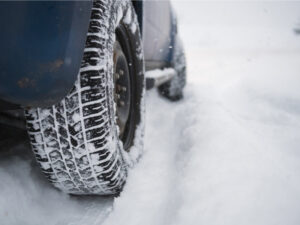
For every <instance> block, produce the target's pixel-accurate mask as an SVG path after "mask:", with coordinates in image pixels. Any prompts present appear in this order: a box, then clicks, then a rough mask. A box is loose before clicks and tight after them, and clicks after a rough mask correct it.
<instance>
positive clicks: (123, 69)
mask: <svg viewBox="0 0 300 225" xmlns="http://www.w3.org/2000/svg"><path fill="white" fill-rule="evenodd" d="M130 90H131V85H130V74H129V69H128V62H127V59H126V56H125V54H124V52H123V50H122V47H121V45H120V43H119V41H116V42H115V45H114V100H115V103H116V116H117V124H118V126H119V129H120V135H119V137H120V138H121V139H123V137H124V132H125V128H126V124H127V121H128V118H129V115H130V105H131V104H130V103H131V93H130Z"/></svg>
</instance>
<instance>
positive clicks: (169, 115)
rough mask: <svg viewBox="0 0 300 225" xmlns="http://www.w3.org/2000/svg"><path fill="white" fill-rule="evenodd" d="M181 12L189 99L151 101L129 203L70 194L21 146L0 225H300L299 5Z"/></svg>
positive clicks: (182, 5)
mask: <svg viewBox="0 0 300 225" xmlns="http://www.w3.org/2000/svg"><path fill="white" fill-rule="evenodd" d="M174 6H175V8H176V9H177V12H178V16H179V20H180V32H181V34H182V39H183V41H184V43H185V46H186V52H187V60H188V68H189V71H188V76H189V78H188V84H187V87H186V90H185V98H184V100H183V101H180V102H177V103H171V102H168V101H167V100H165V99H163V98H161V97H160V96H159V95H158V94H157V92H156V91H155V90H154V91H150V92H149V93H147V116H146V126H147V127H146V143H145V154H144V156H143V158H142V159H141V161H140V163H139V164H138V165H136V167H135V168H134V169H133V170H132V171H131V172H130V176H129V178H128V182H127V184H126V186H125V189H124V191H123V192H122V194H121V196H120V197H118V198H116V199H113V198H110V197H106V198H102V197H70V196H67V195H65V194H63V193H60V192H58V191H56V190H55V189H53V188H52V187H51V186H50V185H49V184H48V183H47V182H46V181H45V179H44V178H43V177H42V175H40V173H39V170H38V168H37V167H36V166H35V164H34V163H33V158H32V156H31V154H30V151H29V150H28V147H26V146H19V147H18V148H16V149H13V150H12V152H11V153H8V154H6V153H5V154H4V155H1V159H0V179H1V181H0V224H1V225H2V224H4V225H6V224H16V225H17V224H22V225H27V224H28V225H43V224H45V225H48V224H49V225H50V224H51V225H52V224H55V225H56V224H57V225H67V224H70V225H71V224H72V225H83V224H88V225H92V224H95V225H96V224H97V225H98V224H99V225H100V224H103V225H121V224H126V225H142V224H143V225H169V224H170V225H198V224H199V225H222V224H224V225H235V224H236V225H243V224H249V225H253V224H255V225H275V224H278V225H282V224H286V225H299V224H300V179H299V178H300V91H299V90H300V35H299V36H296V35H295V34H294V33H293V28H295V27H296V25H297V22H298V21H299V20H300V2H289V3H286V2H276V3H274V2H273V3H266V2H265V3H259V2H255V3H250V2H248V3H238V2H231V3H229V2H225V3H220V2H218V3H208V2H196V1H192V2H186V1H185V2H176V3H175V4H174ZM297 20H298V21H297Z"/></svg>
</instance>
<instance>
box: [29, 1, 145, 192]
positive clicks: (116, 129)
mask: <svg viewBox="0 0 300 225" xmlns="http://www.w3.org/2000/svg"><path fill="white" fill-rule="evenodd" d="M144 83H145V81H144V61H143V53H142V42H141V36H140V32H139V26H138V22H137V17H136V14H135V12H134V9H133V7H132V3H131V1H129V0H118V1H116V0H106V1H105V0H100V1H94V3H93V9H92V14H91V20H90V24H89V30H88V34H87V41H86V47H85V50H84V56H83V60H82V63H81V68H80V71H79V75H78V79H77V81H76V83H75V85H74V87H73V89H72V90H71V91H70V93H69V94H68V95H67V96H66V97H65V98H64V99H63V100H62V101H61V102H59V103H58V104H56V105H53V106H51V107H48V108H43V109H42V108H35V109H28V110H26V111H25V116H26V120H27V130H28V134H29V137H30V142H31V146H32V150H33V152H34V154H35V156H36V160H37V162H38V163H39V165H40V167H41V169H42V172H43V173H44V174H45V175H46V177H47V178H48V179H49V181H50V182H52V183H53V184H54V186H55V187H57V188H58V189H60V190H62V191H64V192H66V193H70V194H97V195H111V194H118V193H119V192H120V191H121V190H122V187H123V186H124V184H125V181H126V177H127V172H128V167H129V166H131V165H132V163H134V162H135V161H136V160H137V159H138V158H139V157H140V156H141V152H142V147H143V131H144V124H143V115H144V104H143V102H144V100H143V98H144V93H145V88H144Z"/></svg>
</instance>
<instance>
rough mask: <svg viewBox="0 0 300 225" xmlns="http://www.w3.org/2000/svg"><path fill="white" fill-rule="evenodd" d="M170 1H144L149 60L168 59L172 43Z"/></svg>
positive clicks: (145, 48)
mask: <svg viewBox="0 0 300 225" xmlns="http://www.w3.org/2000/svg"><path fill="white" fill-rule="evenodd" d="M170 4H171V3H170V2H169V1H161V0H160V1H153V0H151V1H145V2H144V27H143V37H144V38H143V42H144V51H145V59H146V61H148V62H160V61H167V60H168V58H169V52H170V48H169V46H170V44H171V29H172V14H171V5H170Z"/></svg>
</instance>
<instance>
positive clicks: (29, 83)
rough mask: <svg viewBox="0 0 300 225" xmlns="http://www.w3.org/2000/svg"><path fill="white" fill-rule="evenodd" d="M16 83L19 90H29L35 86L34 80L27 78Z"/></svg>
mask: <svg viewBox="0 0 300 225" xmlns="http://www.w3.org/2000/svg"><path fill="white" fill-rule="evenodd" d="M17 83H18V86H19V87H20V88H30V87H34V86H35V85H36V82H35V80H32V79H29V78H28V77H24V78H22V79H20V80H19V81H18V82H17Z"/></svg>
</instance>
